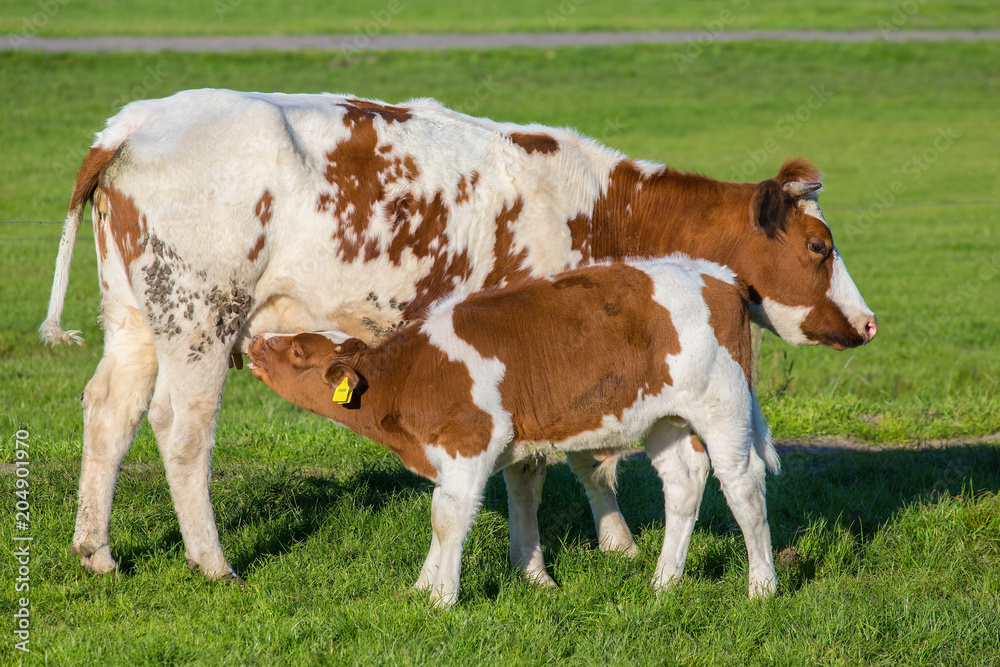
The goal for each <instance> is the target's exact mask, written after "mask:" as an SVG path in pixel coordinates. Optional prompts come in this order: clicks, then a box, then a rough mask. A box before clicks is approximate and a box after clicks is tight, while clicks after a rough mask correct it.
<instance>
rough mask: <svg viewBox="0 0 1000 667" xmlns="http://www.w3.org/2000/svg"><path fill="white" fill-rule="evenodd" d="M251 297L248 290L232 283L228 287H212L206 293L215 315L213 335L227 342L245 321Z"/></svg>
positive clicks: (251, 301) (251, 300)
mask: <svg viewBox="0 0 1000 667" xmlns="http://www.w3.org/2000/svg"><path fill="white" fill-rule="evenodd" d="M252 303H253V298H252V297H251V296H250V292H248V291H246V290H245V289H243V288H242V287H238V286H236V285H233V286H232V287H230V288H229V289H223V288H219V287H213V288H212V291H211V292H209V293H208V306H209V308H210V309H211V310H212V313H213V314H214V315H215V337H216V338H217V339H218V340H219V341H221V342H223V343H226V342H228V341H229V340H230V339H231V338H232V337H233V336H235V335H236V334H237V333H239V330H240V329H242V328H243V325H244V323H246V319H247V315H248V314H249V312H250V305H251V304H252Z"/></svg>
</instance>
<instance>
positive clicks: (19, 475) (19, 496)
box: [12, 429, 34, 653]
mask: <svg viewBox="0 0 1000 667" xmlns="http://www.w3.org/2000/svg"><path fill="white" fill-rule="evenodd" d="M30 437H31V434H30V433H28V432H27V431H26V430H24V429H21V430H19V431H18V432H17V433H15V434H14V441H15V445H14V476H15V477H14V499H13V505H14V549H13V553H12V555H13V557H14V569H15V570H16V572H17V577H15V579H14V591H13V592H14V639H15V641H14V648H16V649H17V650H18V651H24V652H25V653H27V652H29V651H30V650H31V597H30V593H31V541H32V540H33V539H34V538H33V537H32V536H31V483H30V481H29V478H30V477H31V453H30V450H29V448H28V438H30Z"/></svg>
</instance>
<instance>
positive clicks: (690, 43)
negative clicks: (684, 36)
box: [672, 0, 750, 73]
mask: <svg viewBox="0 0 1000 667" xmlns="http://www.w3.org/2000/svg"><path fill="white" fill-rule="evenodd" d="M730 4H731V5H733V7H735V8H736V10H737V11H733V10H732V9H730V8H728V7H725V8H723V10H722V11H721V12H719V15H718V16H716V17H715V18H714V19H710V20H708V21H705V22H704V23H703V24H702V25H704V26H705V29H704V30H702V31H701V32H699V33H698V34H697V35H696V36H695V37H691V38H689V39H688V40H687V41H686V42H685V43H684V48H683V49H682V50H680V51H675V52H674V53H673V55H672V58H673V59H674V65H676V66H677V71H678V72H682V73H683V72H684V71H685V70H686V69H687V68H688V67H690V66H691V65H692V64H693V63H694V61H695V60H697V59H698V58H700V57H701V54H703V53H704V52H705V48H706V47H708V46H711V45H712V44H714V43H715V41H716V40H717V39H719V36H720V35H721V34H722V33H724V32H725V31H726V30H727V29H729V27H730V26H732V24H733V23H735V22H736V17H737V15H738V12H741V11H745V10H746V9H747V7H749V6H750V0H730Z"/></svg>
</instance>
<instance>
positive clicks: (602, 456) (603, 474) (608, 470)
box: [592, 449, 623, 493]
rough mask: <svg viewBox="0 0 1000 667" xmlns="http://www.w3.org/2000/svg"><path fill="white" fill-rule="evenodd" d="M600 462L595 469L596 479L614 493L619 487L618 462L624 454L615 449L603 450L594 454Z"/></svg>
mask: <svg viewBox="0 0 1000 667" xmlns="http://www.w3.org/2000/svg"><path fill="white" fill-rule="evenodd" d="M592 454H593V455H594V458H595V459H596V460H597V461H598V464H597V467H596V468H594V479H596V480H601V481H603V482H604V484H605V485H606V486H607V487H608V488H609V489H611V492H612V493H614V492H615V491H617V490H618V489H617V487H618V460H619V459H621V457H622V454H623V452H622V451H620V450H614V449H602V450H597V451H594V452H592Z"/></svg>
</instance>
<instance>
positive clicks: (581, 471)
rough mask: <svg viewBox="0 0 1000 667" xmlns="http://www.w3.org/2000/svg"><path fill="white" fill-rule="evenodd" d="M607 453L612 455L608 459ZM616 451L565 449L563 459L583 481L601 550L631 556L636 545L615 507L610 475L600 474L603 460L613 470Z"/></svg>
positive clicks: (602, 468)
mask: <svg viewBox="0 0 1000 667" xmlns="http://www.w3.org/2000/svg"><path fill="white" fill-rule="evenodd" d="M607 457H614V458H615V460H614V461H608V460H607ZM617 458H618V452H601V453H600V455H598V454H597V453H596V452H591V451H578V452H567V453H566V460H567V461H568V462H569V467H570V468H571V469H572V470H573V472H574V473H575V474H576V476H577V477H578V478H579V479H580V481H581V482H582V483H583V488H584V489H586V491H587V499H588V500H589V501H590V509H591V511H592V512H593V514H594V525H596V526H597V544H598V545H599V546H600V549H601V551H613V552H618V553H622V554H625V555H627V556H634V555H636V554H637V553H639V548H638V547H637V546H636V545H635V540H633V539H632V532H631V531H630V530H629V527H628V524H627V523H625V517H624V516H622V512H621V510H620V509H619V508H618V499H617V498H616V497H615V491H614V488H612V485H611V482H612V479H611V478H610V477H609V476H608V475H606V474H603V472H604V471H605V470H606V464H610V465H611V466H612V467H611V471H612V474H613V471H614V464H615V463H616V462H617Z"/></svg>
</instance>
